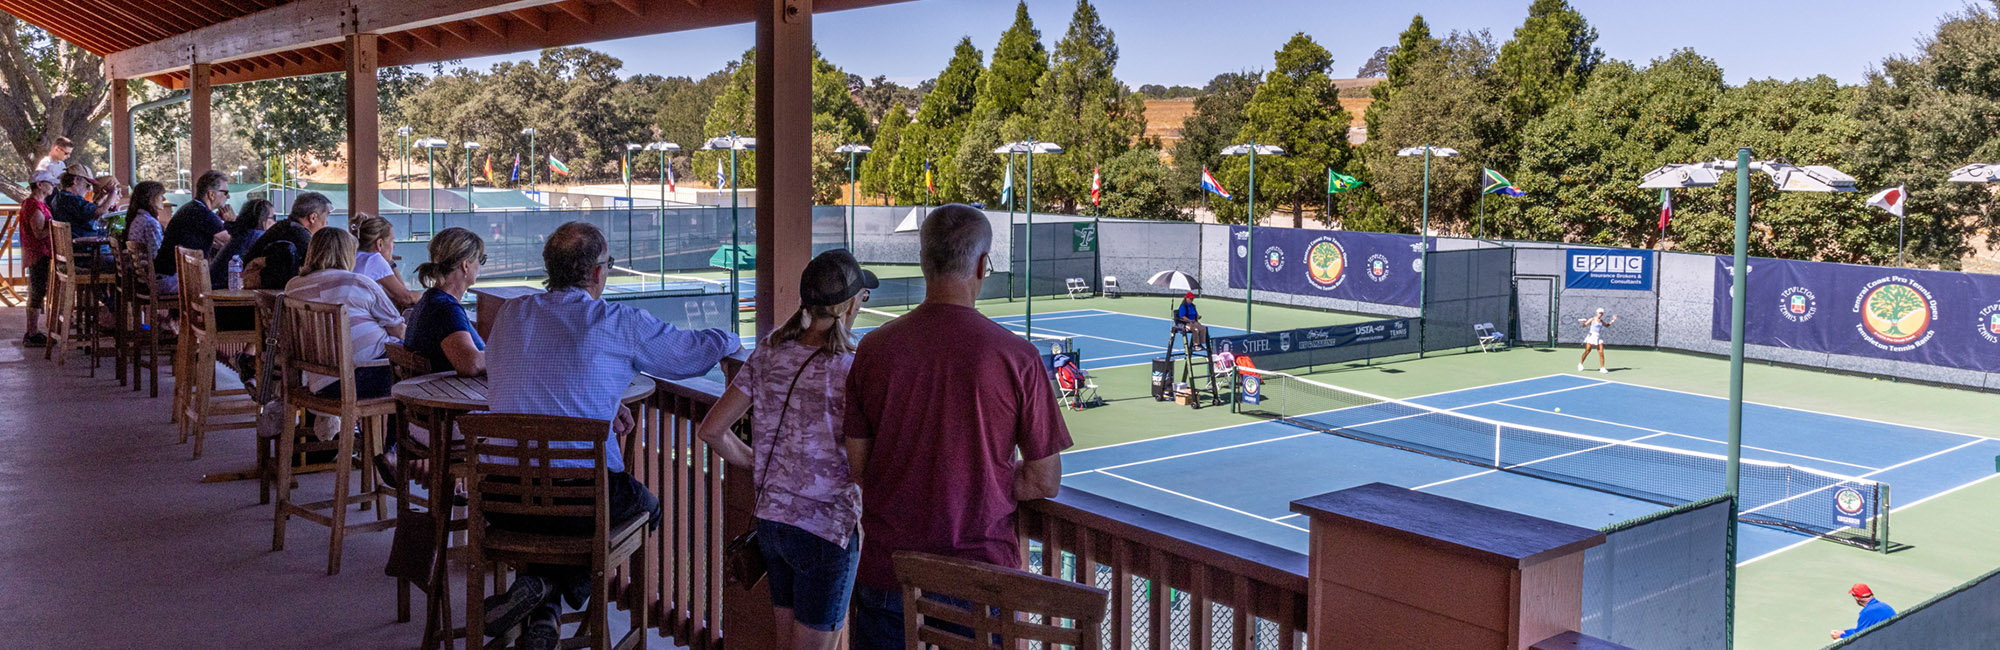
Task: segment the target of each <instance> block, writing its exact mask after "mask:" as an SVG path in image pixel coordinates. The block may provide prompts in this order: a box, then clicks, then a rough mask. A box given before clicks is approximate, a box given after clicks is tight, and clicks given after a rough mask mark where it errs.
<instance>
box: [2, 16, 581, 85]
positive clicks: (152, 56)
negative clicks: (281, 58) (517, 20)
mask: <svg viewBox="0 0 2000 650" xmlns="http://www.w3.org/2000/svg"><path fill="white" fill-rule="evenodd" d="M553 1H554V0H508V1H502V2H495V1H493V0H424V1H423V2H411V1H410V0H297V1H296V2H291V3H287V4H283V5H278V6H275V7H272V8H270V9H265V10H263V11H259V12H257V13H253V14H250V15H247V16H243V17H240V18H235V19H231V20H226V21H222V22H218V23H217V24H213V25H209V26H205V27H200V28H197V29H191V30H182V32H181V33H179V34H177V35H175V36H173V37H170V38H165V39H161V40H158V41H154V42H151V43H147V44H145V45H141V46H138V47H132V48H130V49H125V50H123V51H115V52H112V53H111V54H109V55H108V56H106V57H105V64H106V66H107V67H108V68H109V69H110V71H111V73H112V76H114V77H118V78H130V77H150V76H155V75H157V74H159V73H161V72H165V71H168V70H174V69H178V68H181V67H184V66H186V65H188V64H189V53H190V52H192V53H193V59H194V60H199V61H228V60H233V59H241V58H249V57H254V56H261V55H265V54H270V53H272V52H274V51H280V50H288V49H295V48H300V47H310V46H314V45H329V44H333V43H338V42H341V41H343V40H344V39H345V38H346V37H347V34H350V33H385V32H399V31H405V30H409V29H412V28H416V27H428V26H431V25H437V24H442V23H450V22H457V21H461V20H468V19H471V18H474V17H477V16H484V15H490V14H500V13H507V12H510V11H517V10H521V9H529V8H533V7H538V6H542V5H546V4H549V3H551V2H553ZM8 4H13V2H12V1H11V0H10V2H9V3H8Z"/></svg>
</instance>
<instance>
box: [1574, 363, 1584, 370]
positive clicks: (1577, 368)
mask: <svg viewBox="0 0 2000 650" xmlns="http://www.w3.org/2000/svg"><path fill="white" fill-rule="evenodd" d="M1576 371H1577V372H1583V364H1581V363H1579V364H1576Z"/></svg>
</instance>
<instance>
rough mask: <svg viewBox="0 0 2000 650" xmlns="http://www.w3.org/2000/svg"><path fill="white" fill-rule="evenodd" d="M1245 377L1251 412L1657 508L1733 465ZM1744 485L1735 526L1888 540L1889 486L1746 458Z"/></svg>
mask: <svg viewBox="0 0 2000 650" xmlns="http://www.w3.org/2000/svg"><path fill="white" fill-rule="evenodd" d="M1241 372H1242V375H1243V378H1244V379H1245V380H1246V382H1247V383H1254V384H1256V386H1255V390H1252V389H1251V387H1250V386H1247V385H1246V386H1245V388H1244V394H1245V397H1244V399H1243V402H1244V403H1243V404H1242V405H1241V409H1242V410H1243V411H1244V412H1246V413H1251V414H1255V415H1262V416H1265V417H1271V418H1275V419H1277V420H1280V421H1283V422H1286V423H1290V424H1293V425H1296V426H1300V427H1305V428H1308V429H1312V430H1316V431H1321V432H1325V433H1331V434H1335V435H1340V436H1343V437H1347V438H1352V439H1355V440H1360V441H1363V442H1370V443H1374V444H1379V445H1384V446H1388V447H1394V448H1397V449H1402V450H1405V451H1411V452H1416V453H1420V454H1424V455H1428V456H1434V457H1438V458H1443V459H1447V460H1454V461H1459V462H1462V463H1467V464H1470V465H1476V466H1479V467H1484V468H1487V469H1493V470H1499V471H1505V472H1513V473H1517V474H1524V475H1528V476H1533V477H1536V478H1541V479H1545V480H1550V481H1555V482H1559V483H1564V484H1568V485H1574V486H1578V487H1583V488H1588V489H1592V490H1598V491H1601V492H1607V493H1610V494H1616V495H1619V496H1624V497H1629V498H1633V499H1639V500H1643V501H1649V502H1652V503H1658V504H1661V505H1666V506H1677V505H1682V504H1687V503H1693V502H1696V501H1700V500H1702V499H1706V498H1709V497H1712V496H1715V495H1717V494H1721V493H1722V491H1723V487H1724V485H1723V484H1724V482H1725V476H1726V473H1727V471H1728V463H1729V459H1728V458H1727V457H1725V456H1722V455H1718V454H1709V453H1702V452H1697V451H1689V450H1685V449H1676V448H1673V447H1665V446H1660V445H1652V444H1647V443H1644V442H1639V441H1631V440H1617V439H1613V438H1600V437H1597V436H1590V435H1584V434H1580V433H1569V432H1563V431H1555V430H1550V429H1544V428H1540V427H1534V426H1527V425H1521V424H1514V423H1510V422H1502V421H1498V420H1490V419H1487V418H1482V417H1478V416H1474V415H1468V414H1465V413H1458V412H1453V411H1447V410H1444V409H1440V408H1435V407H1430V406H1424V405H1421V404H1415V403H1411V402H1406V401H1403V400H1398V399H1393V398H1388V397H1381V396H1377V395H1371V394H1368V393H1364V392H1361V391H1357V390H1353V389H1349V388H1343V387H1340V386H1334V385H1331V384H1326V383H1322V382H1317V381H1313V380H1310V379H1305V378H1302V377H1297V376H1294V375H1289V374H1286V373H1282V372H1272V371H1264V370H1254V369H1248V368H1245V369H1242V370H1241ZM1250 395H1255V397H1254V398H1253V397H1249V396H1250ZM1252 399H1254V400H1256V401H1255V402H1254V403H1253V402H1252V401H1251V400H1252ZM1740 480H1741V487H1740V490H1741V492H1740V494H1739V495H1738V498H1739V500H1738V502H1739V503H1740V504H1741V508H1742V511H1741V512H1740V513H1739V514H1738V518H1739V519H1741V520H1742V521H1746V522H1751V523H1756V524H1763V525H1768V526H1777V527H1781V528H1786V529H1790V530H1795V531H1799V532H1803V533H1808V534H1812V535H1817V536H1820V537H1825V538H1827V539H1831V540H1833V541H1837V542H1842V543H1846V544H1851V545H1854V546H1860V547H1863V548H1869V549H1878V548H1881V545H1882V544H1886V543H1887V542H1888V530H1889V527H1888V513H1889V508H1888V497H1889V486H1888V484H1886V483H1881V482H1878V481H1873V480H1869V479H1864V478H1856V477H1851V476H1842V475H1839V474H1833V473H1829V472H1823V471H1820V470H1816V469H1812V468H1807V467H1799V466H1796V465H1788V464H1784V463H1774V462H1770V461H1763V460H1754V459H1748V458H1745V459H1742V461H1741V466H1740Z"/></svg>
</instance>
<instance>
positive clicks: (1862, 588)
mask: <svg viewBox="0 0 2000 650" xmlns="http://www.w3.org/2000/svg"><path fill="white" fill-rule="evenodd" d="M1847 595H1849V596H1853V597H1854V604H1856V605H1860V606H1861V616H1860V618H1859V619H1858V620H1856V621H1855V622H1854V627H1853V628H1850V629H1846V630H1834V631H1833V638H1836V639H1845V638H1847V637H1850V636H1854V635H1855V633H1857V632H1860V631H1862V630H1866V629H1868V626H1870V625H1874V624H1876V623H1880V622H1882V621H1886V620H1889V619H1890V618H1891V617H1894V616H1895V615H1896V610H1894V609H1891V608H1890V607H1889V604H1888V603H1885V602H1882V601H1879V600H1876V599H1875V591H1874V590H1872V589H1869V588H1868V585H1867V584H1866V583H1861V582H1857V583H1854V588H1852V589H1848V590H1847Z"/></svg>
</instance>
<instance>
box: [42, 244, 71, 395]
mask: <svg viewBox="0 0 2000 650" xmlns="http://www.w3.org/2000/svg"><path fill="white" fill-rule="evenodd" d="M49 249H50V251H51V255H50V259H49V302H50V304H48V305H45V306H47V307H48V308H49V309H48V312H47V323H46V324H45V325H44V326H43V328H42V329H43V330H45V331H47V332H48V336H49V344H48V347H45V348H43V349H42V359H44V360H49V359H54V360H55V362H56V365H57V366H61V365H64V362H65V361H66V360H67V359H68V357H69V333H70V328H71V327H72V326H74V325H75V323H76V314H75V312H76V249H75V242H74V241H73V240H72V239H71V238H70V226H69V224H67V223H64V222H61V221H51V222H49Z"/></svg>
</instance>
